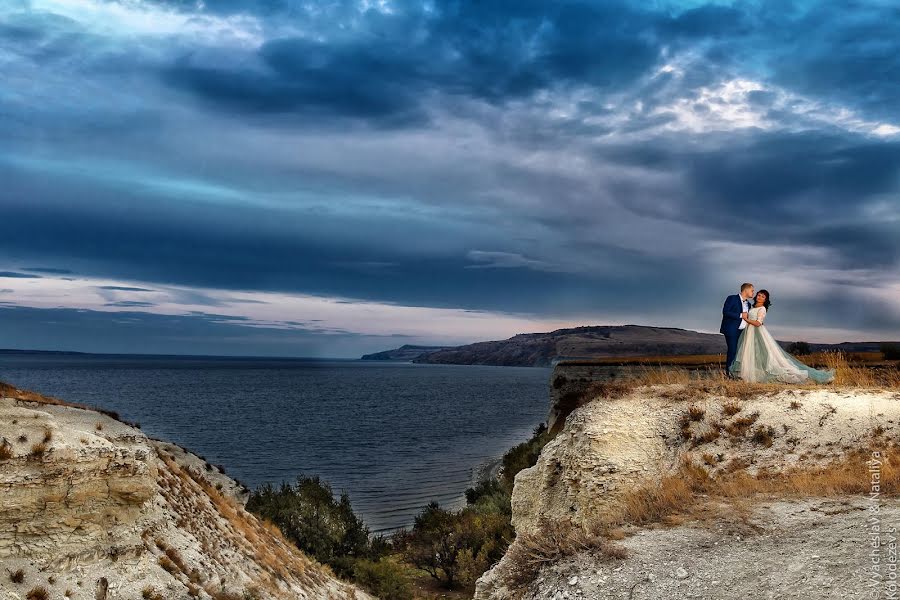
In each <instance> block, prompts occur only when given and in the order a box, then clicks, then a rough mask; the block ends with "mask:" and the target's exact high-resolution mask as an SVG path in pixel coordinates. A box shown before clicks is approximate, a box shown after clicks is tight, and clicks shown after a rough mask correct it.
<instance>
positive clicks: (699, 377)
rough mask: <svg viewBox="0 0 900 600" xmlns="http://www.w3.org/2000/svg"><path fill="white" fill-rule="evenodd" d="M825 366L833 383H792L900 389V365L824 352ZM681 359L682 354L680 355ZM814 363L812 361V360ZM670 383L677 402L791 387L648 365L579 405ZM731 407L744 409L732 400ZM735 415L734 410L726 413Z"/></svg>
mask: <svg viewBox="0 0 900 600" xmlns="http://www.w3.org/2000/svg"><path fill="white" fill-rule="evenodd" d="M820 356H821V362H822V365H821V366H823V367H825V368H828V369H833V370H834V372H835V380H834V382H833V383H830V384H824V385H819V384H816V383H815V382H808V383H804V384H791V385H790V387H791V388H792V389H796V388H803V389H898V390H900V365H898V364H891V365H887V366H885V365H879V366H875V367H873V366H864V365H862V364H861V363H855V362H852V361H850V360H848V357H847V356H846V355H845V354H843V353H840V352H826V353H822V354H821V355H820ZM676 358H678V357H676ZM808 362H811V361H808ZM657 385H668V386H671V387H672V388H673V389H669V390H666V391H664V392H662V395H663V396H664V397H666V398H668V399H671V400H675V401H691V400H695V399H698V398H702V397H706V396H720V397H726V398H735V399H738V400H748V399H750V398H756V397H760V396H773V395H775V394H777V393H779V392H782V391H784V390H785V389H786V388H787V387H788V386H787V385H786V384H783V383H753V382H748V381H742V380H739V379H731V378H729V377H726V376H725V374H724V373H723V372H722V370H721V369H705V370H704V369H701V370H690V369H684V368H678V367H665V366H661V365H660V366H657V367H655V368H654V367H645V368H643V369H641V370H639V371H637V372H635V373H627V374H624V375H623V376H622V377H620V378H617V379H615V380H614V381H609V382H594V383H592V384H591V385H590V386H588V387H587V388H586V390H585V392H584V396H583V400H582V401H581V402H579V403H577V404H578V405H581V404H584V403H586V402H589V401H591V400H593V399H596V398H601V397H602V398H620V397H624V396H627V395H628V394H631V393H632V392H634V390H635V389H636V388H639V387H642V386H657ZM727 410H736V411H737V410H740V406H739V404H737V403H731V404H730V405H729V408H728V409H727ZM726 414H734V413H726Z"/></svg>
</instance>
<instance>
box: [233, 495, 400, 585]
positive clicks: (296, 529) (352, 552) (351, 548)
mask: <svg viewBox="0 0 900 600" xmlns="http://www.w3.org/2000/svg"><path fill="white" fill-rule="evenodd" d="M247 510H249V511H250V512H253V513H255V514H257V515H259V516H260V517H262V518H264V519H268V520H269V521H272V522H273V523H275V524H276V525H277V526H278V528H279V529H281V531H282V533H284V535H285V536H287V538H288V539H290V540H291V541H292V542H294V543H295V544H296V545H297V546H298V547H299V548H300V549H301V550H303V551H304V552H306V553H308V554H311V555H312V556H314V557H315V558H316V559H317V560H319V561H321V562H323V563H326V564H328V565H330V566H331V567H332V568H334V570H335V571H336V572H337V573H338V574H339V575H341V576H343V577H350V576H352V573H353V561H354V560H356V559H360V558H368V559H377V558H379V557H380V556H381V555H383V554H384V553H385V551H386V545H385V543H384V540H383V539H381V538H377V537H376V538H373V539H371V540H370V538H369V528H368V527H366V525H365V524H364V523H363V521H362V520H361V519H360V518H359V517H357V516H356V514H354V512H353V508H352V507H351V506H350V498H349V497H348V496H347V495H346V494H341V496H340V498H339V499H337V500H336V499H335V498H334V494H333V493H332V491H331V486H329V485H328V484H327V483H324V482H322V481H321V480H320V479H319V478H318V477H299V478H298V479H297V483H296V484H294V485H289V484H287V483H284V484H282V485H281V487H280V488H275V487H273V486H272V485H269V484H266V485H263V486H261V487H260V488H259V489H257V490H256V491H255V492H253V494H251V496H250V499H249V500H248V501H247Z"/></svg>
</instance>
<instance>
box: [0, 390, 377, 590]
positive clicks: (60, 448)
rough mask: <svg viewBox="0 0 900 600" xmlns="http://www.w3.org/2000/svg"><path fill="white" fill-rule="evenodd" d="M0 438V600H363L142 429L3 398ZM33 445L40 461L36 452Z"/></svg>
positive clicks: (240, 492) (226, 485)
mask: <svg viewBox="0 0 900 600" xmlns="http://www.w3.org/2000/svg"><path fill="white" fill-rule="evenodd" d="M6 393H9V392H6ZM10 395H11V394H10ZM22 397H27V398H29V399H31V400H34V399H35V397H36V395H34V394H28V395H27V396H25V395H24V393H23V394H22V395H21V396H19V398H22ZM23 436H24V437H23ZM4 438H5V439H6V440H7V442H8V444H9V446H8V447H9V448H10V449H11V450H12V454H13V456H12V457H11V458H8V459H6V460H0V508H2V510H0V573H2V574H3V577H2V578H0V597H2V598H6V597H10V598H15V597H20V598H24V597H25V595H26V593H27V592H28V590H30V589H31V588H32V587H34V586H36V585H43V586H44V587H46V588H47V589H48V590H49V591H50V596H51V598H62V597H64V593H65V592H67V591H68V592H69V595H68V596H66V597H68V598H71V599H73V600H88V599H94V598H96V597H98V595H105V596H106V597H108V598H110V599H113V598H126V599H137V598H141V597H142V595H143V593H144V590H145V589H146V590H151V589H152V591H153V593H154V594H156V595H157V597H159V598H164V599H166V600H176V599H182V598H184V599H187V598H191V597H199V598H207V599H209V598H211V597H212V595H213V594H218V593H220V592H222V591H229V592H232V593H234V594H237V597H240V595H241V594H243V593H244V592H245V591H253V592H254V593H255V594H256V597H257V598H259V599H260V600H264V599H265V600H268V599H275V598H278V599H281V598H285V599H287V598H291V599H300V598H305V599H316V600H318V599H325V598H334V599H338V598H361V599H362V598H367V597H368V596H367V595H366V594H364V593H363V592H361V591H359V590H358V589H356V588H354V587H353V586H351V585H349V584H347V583H344V582H341V581H339V580H337V579H336V578H335V577H334V576H333V575H331V573H330V571H329V570H328V569H327V568H324V567H322V566H320V565H318V564H317V563H315V562H314V561H312V560H310V559H309V558H307V557H306V556H304V555H303V554H302V553H301V552H300V551H299V550H297V549H296V547H294V546H293V545H292V544H290V543H288V542H287V541H286V540H284V538H282V537H281V536H280V533H279V532H277V531H275V530H272V529H271V528H267V527H264V526H263V524H262V523H260V522H259V521H258V520H257V519H256V518H255V517H254V516H253V515H251V514H249V513H247V512H246V511H245V510H244V508H243V500H244V499H245V498H246V490H245V489H243V488H242V487H241V486H240V485H239V484H237V483H236V482H234V481H233V480H231V479H230V478H228V477H227V476H226V475H224V474H223V473H221V472H219V471H218V470H217V469H214V468H213V469H210V468H208V467H205V466H204V465H205V461H203V460H202V459H200V458H198V457H196V456H195V455H193V454H190V453H189V452H187V451H184V450H183V449H180V448H177V447H175V446H174V445H172V444H167V443H164V442H158V441H155V440H150V439H148V438H147V437H146V436H145V435H144V434H143V433H142V432H141V431H140V430H139V429H136V428H134V427H131V426H129V425H126V424H125V423H121V422H119V421H116V420H114V419H112V418H110V417H108V416H105V415H102V414H100V413H97V412H94V411H90V410H83V409H81V408H74V407H70V406H64V405H59V404H44V403H41V402H34V401H24V400H22V399H17V398H16V397H7V398H0V441H2V439H4ZM45 439H46V440H47V441H46V442H44V440H45ZM38 443H43V444H44V446H45V448H44V450H43V452H38V451H33V450H32V447H33V446H34V444H38ZM217 488H218V489H217ZM219 490H221V491H219ZM20 568H21V569H22V570H23V572H24V577H25V581H24V582H22V583H21V584H17V583H15V582H13V581H12V580H11V578H10V577H9V575H8V573H7V572H14V571H16V570H18V569H20ZM192 593H193V596H192ZM151 597H153V596H151Z"/></svg>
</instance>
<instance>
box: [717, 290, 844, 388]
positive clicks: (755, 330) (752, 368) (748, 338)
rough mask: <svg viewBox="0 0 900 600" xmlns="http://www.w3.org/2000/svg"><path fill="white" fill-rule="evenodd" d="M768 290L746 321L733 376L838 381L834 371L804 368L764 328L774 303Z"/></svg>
mask: <svg viewBox="0 0 900 600" xmlns="http://www.w3.org/2000/svg"><path fill="white" fill-rule="evenodd" d="M770 298H771V296H770V295H769V292H768V290H760V291H759V292H757V294H756V297H755V298H754V302H753V308H751V309H750V311H749V312H748V313H747V316H746V317H745V318H744V320H745V321H747V327H746V328H745V329H744V331H743V333H742V334H741V338H740V340H738V349H737V356H736V358H735V360H734V364H733V365H732V366H731V375H732V376H734V377H739V378H741V379H743V380H745V381H756V382H781V383H803V382H805V381H808V380H813V381H815V382H816V383H830V382H831V381H834V371H819V370H817V369H813V368H812V367H808V366H806V365H804V364H803V363H802V362H800V361H799V360H797V359H796V358H794V357H793V356H791V355H790V354H788V353H787V352H785V351H784V350H783V349H782V348H781V346H780V345H779V344H778V342H776V341H775V338H773V337H772V334H770V333H769V330H768V329H767V328H766V327H764V326H763V322H764V321H765V320H766V312H768V310H769V306H770V305H771V304H772V302H771V301H770Z"/></svg>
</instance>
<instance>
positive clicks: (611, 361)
mask: <svg viewBox="0 0 900 600" xmlns="http://www.w3.org/2000/svg"><path fill="white" fill-rule="evenodd" d="M834 354H843V355H844V356H845V358H846V360H847V361H849V362H851V363H854V364H871V363H883V362H886V361H885V358H884V354H882V353H881V352H848V353H841V352H836V351H827V352H813V353H812V354H806V355H803V356H798V358H799V359H800V360H801V361H803V362H804V363H806V364H808V365H810V366H814V367H817V366H825V365H827V364H828V362H827V361H828V359H829V357H830V356H831V355H834ZM559 364H563V365H599V366H636V365H637V366H640V365H646V366H656V367H660V366H667V365H672V366H679V367H685V366H687V367H715V368H722V366H723V365H724V364H725V355H724V354H682V355H675V356H600V357H597V358H589V359H571V360H563V361H560V363H559Z"/></svg>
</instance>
